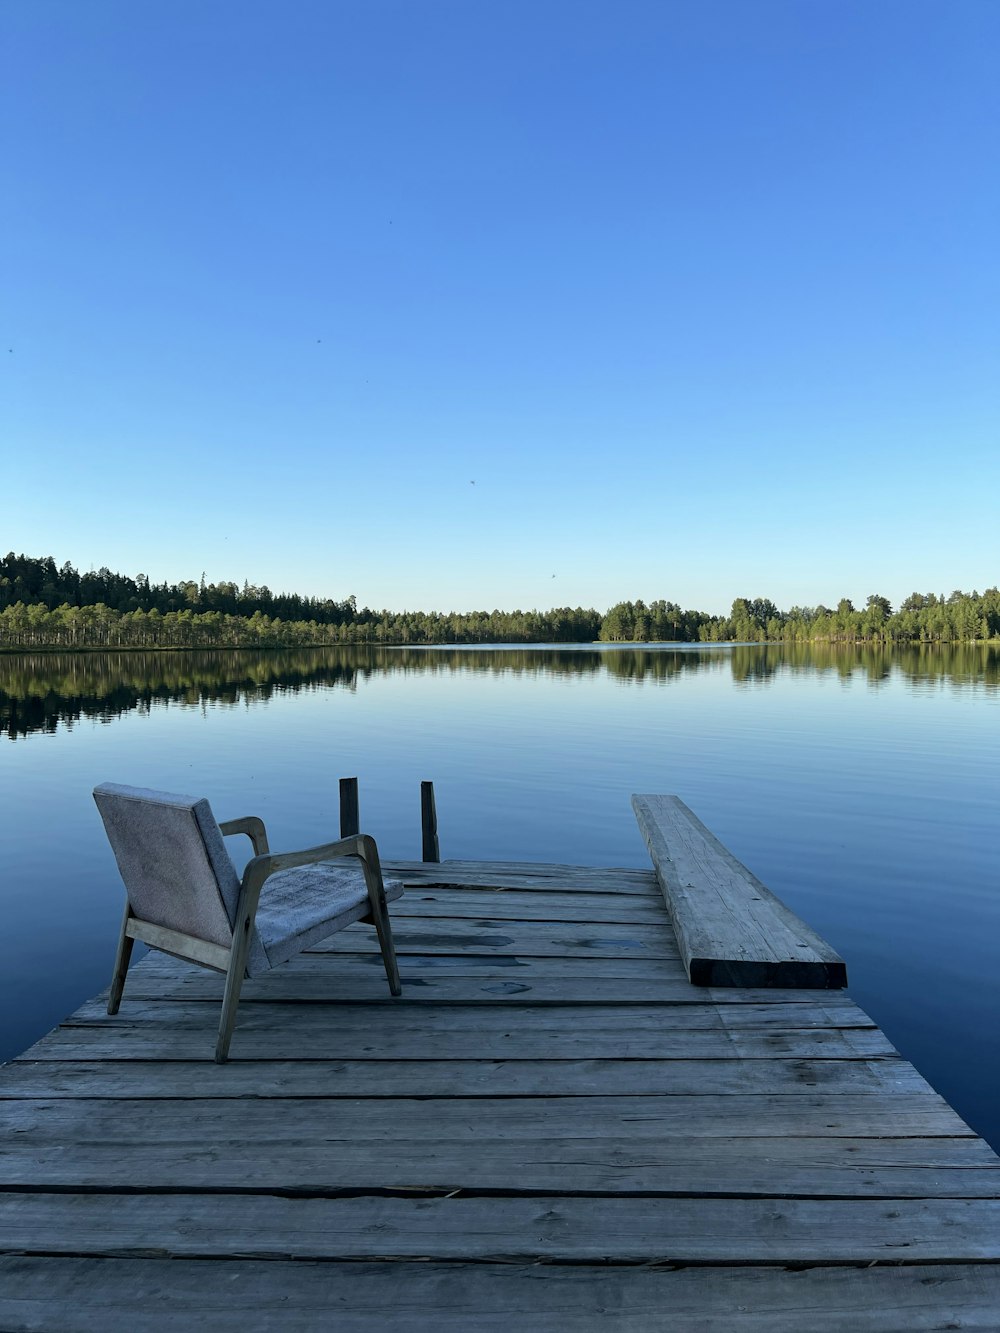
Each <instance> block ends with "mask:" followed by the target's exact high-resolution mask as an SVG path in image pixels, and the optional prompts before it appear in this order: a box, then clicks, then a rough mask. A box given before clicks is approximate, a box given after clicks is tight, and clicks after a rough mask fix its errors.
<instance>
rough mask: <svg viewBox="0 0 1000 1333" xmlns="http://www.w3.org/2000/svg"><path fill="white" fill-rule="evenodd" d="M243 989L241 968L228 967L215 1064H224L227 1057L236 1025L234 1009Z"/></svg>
mask: <svg viewBox="0 0 1000 1333" xmlns="http://www.w3.org/2000/svg"><path fill="white" fill-rule="evenodd" d="M242 989H243V969H242V968H240V970H239V971H236V969H235V968H233V967H230V969H229V971H228V972H227V973H226V990H225V994H224V995H223V997H222V1016H221V1017H220V1019H219V1040H218V1041H217V1042H216V1044H215V1061H216V1064H220V1065H221V1064H225V1062H226V1060H228V1058H229V1043H230V1042H231V1041H232V1039H233V1029H234V1028H235V1027H236V1009H237V1007H238V1005H239V1002H240V991H241V990H242Z"/></svg>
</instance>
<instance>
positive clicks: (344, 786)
mask: <svg viewBox="0 0 1000 1333" xmlns="http://www.w3.org/2000/svg"><path fill="white" fill-rule="evenodd" d="M360 832H361V815H360V813H359V810H358V780H357V778H341V779H340V836H341V837H342V838H353V837H354V835H355V834H356V833H360Z"/></svg>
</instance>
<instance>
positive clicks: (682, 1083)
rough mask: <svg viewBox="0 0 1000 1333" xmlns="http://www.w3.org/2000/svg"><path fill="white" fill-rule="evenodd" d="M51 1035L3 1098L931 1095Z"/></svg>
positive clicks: (744, 1072)
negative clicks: (186, 1049)
mask: <svg viewBox="0 0 1000 1333" xmlns="http://www.w3.org/2000/svg"><path fill="white" fill-rule="evenodd" d="M46 1041H47V1038H43V1041H42V1042H41V1043H39V1044H38V1045H37V1046H35V1047H33V1048H32V1050H31V1051H29V1052H28V1053H27V1054H26V1055H24V1056H22V1057H21V1058H20V1059H18V1060H15V1061H13V1062H12V1063H11V1064H9V1065H7V1066H5V1067H4V1068H3V1070H2V1071H0V1097H46V1098H50V1099H51V1098H56V1097H102V1096H115V1097H192V1098H198V1097H210V1098H213V1099H214V1098H254V1097H316V1098H323V1099H327V1100H328V1101H329V1103H330V1105H331V1107H334V1108H335V1105H336V1099H338V1098H340V1097H441V1096H454V1097H547V1096H591V1095H603V1094H607V1093H609V1092H611V1091H614V1092H616V1093H619V1094H622V1095H631V1094H635V1095H636V1096H647V1095H660V1094H663V1095H670V1096H699V1095H700V1096H706V1097H730V1096H734V1095H738V1094H743V1093H746V1094H752V1093H774V1094H776V1095H780V1096H785V1097H793V1098H795V1099H796V1100H797V1099H798V1098H799V1097H808V1096H811V1095H814V1094H815V1093H816V1092H817V1091H822V1092H823V1093H824V1094H829V1095H832V1096H842V1095H843V1096H847V1095H851V1094H856V1093H876V1092H882V1091H888V1092H892V1093H893V1094H898V1095H903V1094H906V1093H920V1092H929V1091H930V1088H929V1085H928V1084H927V1082H926V1080H925V1079H924V1078H923V1077H922V1076H921V1075H920V1074H918V1073H917V1071H916V1070H915V1069H914V1068H913V1066H912V1065H911V1064H910V1063H909V1062H908V1061H906V1060H903V1059H900V1058H898V1057H897V1058H881V1059H875V1060H741V1059H739V1058H737V1057H736V1056H733V1057H732V1058H730V1059H723V1060H621V1059H607V1060H499V1061H494V1060H405V1059H404V1060H289V1059H281V1058H278V1059H274V1060H260V1061H258V1060H234V1061H230V1062H229V1063H228V1064H225V1065H216V1064H215V1063H214V1060H213V1057H212V1052H211V1051H210V1050H207V1049H205V1048H204V1047H203V1046H202V1045H200V1044H199V1046H198V1049H197V1051H196V1052H195V1053H193V1054H192V1056H191V1058H190V1059H174V1060H170V1061H159V1060H156V1059H143V1058H141V1057H140V1058H135V1057H131V1058H130V1057H126V1055H125V1053H124V1052H123V1051H121V1050H115V1051H114V1054H113V1055H112V1056H110V1057H109V1058H107V1059H103V1060H101V1059H97V1060H87V1059H84V1058H82V1057H81V1056H79V1055H77V1056H76V1057H74V1055H73V1053H72V1051H63V1052H61V1053H60V1058H58V1059H55V1060H45V1059H44V1058H42V1057H41V1056H40V1055H39V1051H40V1048H44V1046H45V1043H46Z"/></svg>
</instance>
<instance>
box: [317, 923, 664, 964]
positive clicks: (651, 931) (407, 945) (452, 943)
mask: <svg viewBox="0 0 1000 1333" xmlns="http://www.w3.org/2000/svg"><path fill="white" fill-rule="evenodd" d="M365 929H366V928H365V927H363V926H362V927H360V928H358V927H355V926H348V927H347V929H346V930H341V931H339V932H338V933H337V934H336V935H331V936H330V938H329V939H326V940H323V941H322V942H321V943H320V944H317V945H316V946H315V947H314V948H313V949H311V950H310V952H311V953H354V952H357V950H358V949H359V947H360V941H361V939H363V938H365V935H364V932H365ZM392 933H393V938H394V939H395V942H396V952H397V953H398V954H399V955H400V959H401V961H400V967H402V966H403V961H402V960H403V959H405V957H406V955H407V954H411V953H417V954H457V953H478V954H487V955H489V954H497V955H507V956H511V955H521V956H523V957H529V958H530V957H534V958H542V957H553V956H554V957H557V958H560V957H567V956H568V957H574V956H575V957H588V958H633V957H638V958H678V957H680V954H679V951H678V948H677V941H676V938H675V936H674V931H673V928H672V927H671V925H670V923H669V921H665V922H664V923H663V925H662V926H658V925H634V926H633V925H624V926H623V925H616V924H614V923H613V922H608V923H604V922H599V923H596V924H595V925H593V926H591V927H588V926H587V924H586V923H582V924H577V923H568V924H561V923H559V922H554V921H527V922H520V921H509V922H508V921H505V922H502V923H498V924H496V925H494V924H492V923H487V924H486V925H480V924H479V923H478V922H476V921H450V922H449V921H439V920H431V921H424V920H420V919H417V920H408V921H399V922H394V923H393V931H392ZM370 936H371V931H370V929H369V930H368V931H367V938H368V940H369V947H370Z"/></svg>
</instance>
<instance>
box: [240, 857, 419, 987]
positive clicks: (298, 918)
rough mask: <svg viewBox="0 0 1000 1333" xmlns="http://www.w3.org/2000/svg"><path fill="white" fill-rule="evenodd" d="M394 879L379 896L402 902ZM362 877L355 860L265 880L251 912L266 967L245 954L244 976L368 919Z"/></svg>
mask: <svg viewBox="0 0 1000 1333" xmlns="http://www.w3.org/2000/svg"><path fill="white" fill-rule="evenodd" d="M402 894H403V885H402V884H401V883H400V882H399V880H394V879H387V880H386V881H385V896H386V899H387V901H389V902H392V901H393V899H395V898H400V897H402ZM368 909H369V902H368V890H367V888H366V887H365V875H364V871H363V870H362V869H361V865H360V863H359V862H358V861H357V860H356V859H353V858H352V859H351V860H349V861H320V862H317V863H316V864H314V865H308V866H295V867H294V868H293V869H291V870H281V871H279V872H278V874H276V875H272V876H271V877H270V879H268V880H267V881H266V882H265V884H264V888H263V890H262V892H261V895H260V904H259V906H258V908H257V920H256V926H257V934H258V936H259V939H260V943H261V945H262V946H263V952H264V954H265V956H266V963H265V960H264V959H263V958H261V957H260V955H259V952H258V951H257V950H256V949H251V952H250V958H249V960H248V966H247V971H248V973H249V975H250V976H257V975H258V974H259V973H260V972H265V971H267V970H268V968H272V967H277V966H278V964H279V963H284V962H287V960H288V959H289V958H294V956H295V955H296V954H297V953H301V952H302V950H303V949H308V948H309V947H310V946H311V945H313V944H318V943H319V941H320V940H325V939H326V938H327V936H329V935H332V934H334V932H335V931H338V930H343V928H344V927H345V926H349V925H351V924H352V922H354V921H359V920H360V919H361V918H362V917H363V916H367V915H368Z"/></svg>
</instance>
